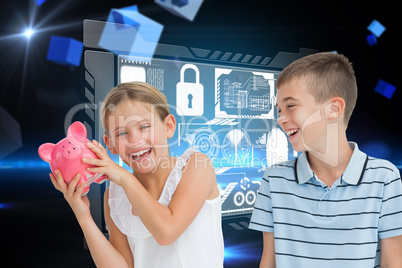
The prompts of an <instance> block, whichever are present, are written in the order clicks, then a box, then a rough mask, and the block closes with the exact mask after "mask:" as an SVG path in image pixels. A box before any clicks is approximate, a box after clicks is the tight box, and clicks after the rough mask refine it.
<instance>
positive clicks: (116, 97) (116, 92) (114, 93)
mask: <svg viewBox="0 0 402 268" xmlns="http://www.w3.org/2000/svg"><path fill="white" fill-rule="evenodd" d="M126 100H133V101H140V102H144V103H148V104H150V105H152V106H153V107H154V108H155V111H156V113H157V114H158V115H159V118H160V119H161V120H162V121H164V120H165V118H166V116H168V115H169V114H170V112H169V105H168V103H167V99H166V96H165V95H164V94H163V93H162V92H161V91H160V90H159V89H157V88H156V87H154V86H152V85H150V84H148V83H144V82H140V81H136V82H127V83H122V84H119V85H117V86H116V87H114V88H112V90H110V92H109V93H108V94H107V95H106V97H105V100H104V102H103V103H102V107H101V121H102V127H103V129H104V130H105V132H106V133H107V132H108V130H107V116H108V115H109V113H110V112H112V111H114V109H115V108H116V106H117V105H118V104H119V103H120V102H122V101H126Z"/></svg>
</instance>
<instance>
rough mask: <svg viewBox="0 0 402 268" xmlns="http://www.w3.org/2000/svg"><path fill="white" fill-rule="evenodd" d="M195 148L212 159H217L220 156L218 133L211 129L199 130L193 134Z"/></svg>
mask: <svg viewBox="0 0 402 268" xmlns="http://www.w3.org/2000/svg"><path fill="white" fill-rule="evenodd" d="M192 140H193V144H192V145H193V146H195V147H196V148H197V150H198V151H200V152H201V153H204V154H206V155H207V156H209V158H211V159H216V158H217V157H218V154H219V148H218V145H219V139H218V136H217V135H216V133H215V132H214V131H213V130H211V129H209V128H199V129H197V130H196V131H194V133H193V134H192Z"/></svg>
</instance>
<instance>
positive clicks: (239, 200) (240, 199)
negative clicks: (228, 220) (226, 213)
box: [233, 192, 245, 207]
mask: <svg viewBox="0 0 402 268" xmlns="http://www.w3.org/2000/svg"><path fill="white" fill-rule="evenodd" d="M244 199H245V198H244V194H243V193H242V192H237V193H236V194H235V195H234V196H233V202H234V203H235V205H236V206H238V207H240V206H242V205H243V204H244Z"/></svg>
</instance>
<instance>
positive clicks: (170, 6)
mask: <svg viewBox="0 0 402 268" xmlns="http://www.w3.org/2000/svg"><path fill="white" fill-rule="evenodd" d="M202 2H203V0H172V1H166V0H155V3H157V4H158V5H160V6H161V7H163V8H164V9H166V10H167V11H169V12H170V13H172V14H174V15H176V16H179V17H182V18H185V19H187V20H190V21H193V20H194V18H195V15H197V13H198V10H199V9H200V7H201V4H202Z"/></svg>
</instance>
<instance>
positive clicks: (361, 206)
mask: <svg viewBox="0 0 402 268" xmlns="http://www.w3.org/2000/svg"><path fill="white" fill-rule="evenodd" d="M276 86H277V104H276V106H277V109H278V113H279V119H278V124H279V125H280V126H281V127H282V129H283V130H284V131H285V132H286V133H287V134H288V135H289V141H290V143H291V144H292V146H293V149H294V150H296V151H300V152H302V151H303V153H302V154H301V155H300V156H299V157H298V158H297V159H294V160H291V161H287V162H284V163H280V164H278V165H275V166H271V167H269V168H268V169H267V171H266V172H265V174H264V176H263V178H262V181H261V187H260V190H259V193H258V196H257V200H256V203H255V207H254V211H253V215H252V217H251V220H250V226H249V228H251V229H254V230H259V231H262V232H263V242H264V250H263V254H262V258H261V264H260V267H279V268H286V267H289V268H296V267H297V268H299V267H308V268H314V267H326V268H327V267H342V268H346V267H353V268H358V267H362V268H363V267H364V268H367V267H378V266H379V265H380V264H381V268H383V267H402V183H401V178H400V174H399V171H398V169H397V168H396V167H395V166H394V165H393V164H391V163H390V162H388V161H386V160H381V159H376V158H373V157H369V156H367V155H366V154H365V153H363V152H361V151H360V150H359V148H358V146H357V144H356V143H353V142H348V141H347V138H346V133H345V132H346V128H347V126H348V122H349V118H350V116H351V114H352V111H353V109H354V106H355V103H356V99H357V85H356V78H355V75H354V71H353V68H352V65H351V63H350V62H349V61H348V59H347V58H346V57H344V56H342V55H338V54H334V53H317V54H313V55H309V56H307V57H304V58H302V59H299V60H297V61H295V62H293V63H292V64H290V65H289V66H288V67H286V68H285V69H284V70H283V71H282V72H281V73H280V75H279V76H278V79H277V83H276ZM380 248H381V249H380Z"/></svg>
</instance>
